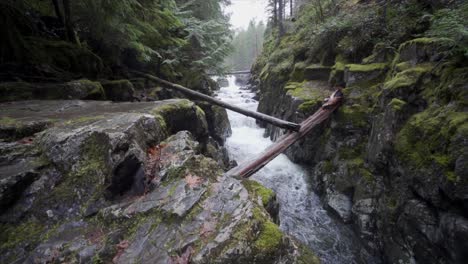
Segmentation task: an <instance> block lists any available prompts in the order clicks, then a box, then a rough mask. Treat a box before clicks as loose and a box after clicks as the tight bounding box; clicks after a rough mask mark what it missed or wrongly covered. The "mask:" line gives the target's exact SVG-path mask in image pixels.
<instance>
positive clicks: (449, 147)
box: [396, 108, 468, 181]
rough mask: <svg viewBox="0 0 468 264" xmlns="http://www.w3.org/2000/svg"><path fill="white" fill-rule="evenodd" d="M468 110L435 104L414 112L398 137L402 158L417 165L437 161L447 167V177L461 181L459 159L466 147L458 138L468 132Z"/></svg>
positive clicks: (443, 167) (430, 163) (398, 148)
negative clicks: (467, 111) (444, 107)
mask: <svg viewBox="0 0 468 264" xmlns="http://www.w3.org/2000/svg"><path fill="white" fill-rule="evenodd" d="M466 133H468V114H467V113H466V112H458V111H456V110H453V109H450V108H446V109H443V108H431V109H428V110H426V111H424V112H421V113H419V114H416V115H414V116H413V117H411V119H410V120H409V121H408V123H407V124H406V125H405V126H404V127H403V129H402V130H401V131H400V133H399V134H398V137H397V140H396V150H397V153H398V154H399V157H400V159H401V160H402V161H404V162H405V163H407V164H409V165H410V166H412V167H413V168H416V169H418V168H424V167H430V166H432V165H436V166H438V167H439V168H441V169H443V171H444V173H445V176H446V177H447V180H450V181H459V180H466V179H463V175H456V174H454V173H453V172H454V171H455V161H456V159H457V158H458V157H459V156H460V155H462V153H463V151H466V146H463V145H462V146H458V145H454V144H456V141H455V139H456V138H457V137H463V136H465V137H466V136H467V134H466Z"/></svg>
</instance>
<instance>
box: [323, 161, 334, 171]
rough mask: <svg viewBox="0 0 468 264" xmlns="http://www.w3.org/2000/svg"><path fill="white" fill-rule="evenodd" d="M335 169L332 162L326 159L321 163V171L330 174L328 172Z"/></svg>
mask: <svg viewBox="0 0 468 264" xmlns="http://www.w3.org/2000/svg"><path fill="white" fill-rule="evenodd" d="M335 169H336V168H335V166H334V165H333V162H331V161H329V160H327V161H325V162H324V164H323V169H322V171H323V172H324V173H327V174H330V173H332V172H334V171H335Z"/></svg>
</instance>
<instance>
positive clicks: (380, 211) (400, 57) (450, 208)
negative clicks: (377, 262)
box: [250, 1, 468, 263]
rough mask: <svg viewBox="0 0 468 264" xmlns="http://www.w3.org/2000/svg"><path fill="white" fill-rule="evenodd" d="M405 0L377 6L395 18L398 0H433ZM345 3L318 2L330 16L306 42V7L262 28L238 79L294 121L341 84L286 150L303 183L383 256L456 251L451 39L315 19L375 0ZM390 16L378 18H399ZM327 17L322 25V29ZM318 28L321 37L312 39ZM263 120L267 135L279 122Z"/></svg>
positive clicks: (366, 8)
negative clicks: (332, 105) (321, 114)
mask: <svg viewBox="0 0 468 264" xmlns="http://www.w3.org/2000/svg"><path fill="white" fill-rule="evenodd" d="M395 2H397V1H395ZM410 2H411V1H408V3H400V4H398V3H395V4H394V5H393V6H392V5H390V6H387V8H399V7H398V5H400V9H399V10H400V13H399V16H398V17H395V18H393V19H397V20H399V21H400V20H404V19H406V14H405V13H404V12H405V11H404V9H402V7H401V6H405V4H406V6H407V7H408V5H410V4H414V5H419V7H418V8H421V9H422V10H426V12H434V11H428V9H427V8H429V9H430V8H432V10H434V9H437V8H440V6H439V7H436V6H437V5H436V4H432V3H427V2H426V1H420V2H419V3H418V4H416V3H413V2H411V3H410ZM345 6H346V4H344V6H341V7H340V8H341V10H345V8H348V9H346V10H348V11H349V10H350V9H349V6H352V8H351V10H352V11H350V12H351V13H347V14H344V13H340V8H338V11H337V10H336V9H335V10H334V11H330V12H335V13H333V15H332V16H334V17H332V18H330V20H329V21H326V22H324V24H323V27H325V28H326V27H329V28H328V29H324V30H325V31H322V32H321V33H316V32H314V33H311V34H315V35H312V37H310V40H311V42H310V43H309V44H308V45H309V46H307V45H305V43H306V41H305V40H304V35H303V34H304V32H303V30H302V28H304V27H305V26H304V23H305V22H306V21H310V20H307V16H308V15H309V17H310V14H308V13H307V12H304V13H302V16H299V18H298V19H297V21H296V22H295V23H296V30H292V31H290V32H287V33H286V35H285V36H284V37H283V38H282V39H281V42H280V43H279V44H278V45H275V43H277V42H276V40H275V37H276V35H275V32H273V33H272V35H271V36H270V37H271V38H270V42H269V43H270V44H268V43H267V44H266V45H267V46H266V47H267V49H268V48H270V50H267V51H266V54H268V55H264V56H262V57H261V58H260V59H258V60H257V63H256V64H255V65H254V67H253V69H254V75H253V77H252V78H251V81H250V82H251V84H252V85H256V86H257V88H258V89H259V96H260V105H259V111H261V112H263V113H266V114H270V115H274V116H276V117H279V118H282V119H285V120H289V121H293V122H298V123H299V122H301V121H302V120H304V119H305V118H306V117H307V116H309V115H311V114H312V113H314V112H315V111H316V110H317V109H318V108H320V107H321V105H322V103H323V99H324V98H325V97H326V96H328V95H329V94H330V93H331V92H332V91H333V90H334V89H336V87H344V89H343V92H344V94H345V103H344V104H343V106H342V107H341V108H340V109H339V110H338V111H337V112H336V113H335V115H334V116H333V118H332V119H331V120H330V121H329V122H327V123H325V124H323V125H321V127H320V128H319V129H318V130H316V131H314V132H313V133H311V134H309V135H308V136H307V137H306V138H305V139H304V140H302V141H301V142H298V143H296V144H295V145H293V147H291V148H290V149H289V150H288V151H287V153H286V154H287V155H288V157H289V158H291V159H292V160H293V161H295V162H298V163H300V164H302V165H304V166H307V167H308V168H309V179H310V183H311V185H312V186H313V189H314V190H315V191H316V192H317V193H319V194H320V196H321V198H322V201H323V202H324V204H325V205H326V206H327V207H328V208H329V210H330V212H332V213H334V214H335V215H336V216H337V217H338V218H339V219H341V221H342V222H344V223H347V224H349V225H351V226H352V227H353V228H354V229H355V231H356V232H357V233H358V234H359V236H360V237H361V238H362V239H363V241H365V242H364V244H365V245H366V247H367V248H368V249H369V250H371V251H372V252H374V254H375V255H379V256H380V258H381V259H382V260H383V261H384V263H464V262H465V261H466V258H467V255H466V252H467V251H466V249H467V248H468V244H467V243H466V237H468V218H467V216H468V215H467V212H468V204H467V201H468V200H467V193H468V192H467V191H468V189H467V188H468V178H467V176H468V174H467V172H468V167H467V164H468V163H467V157H468V144H467V138H468V114H467V108H466V106H467V101H468V97H467V96H468V86H467V85H468V76H467V74H466V73H467V72H468V68H467V66H468V65H467V64H466V61H467V60H466V57H464V56H463V55H460V54H457V53H454V52H453V49H454V45H455V44H454V42H452V41H451V40H450V39H447V38H436V37H408V36H407V37H406V40H402V41H401V42H400V43H398V45H397V46H396V48H395V47H392V46H391V45H387V44H384V43H376V44H373V43H372V41H367V40H362V39H359V40H358V38H359V37H360V34H375V35H378V34H388V33H382V32H380V31H379V30H380V29H374V28H370V26H369V27H366V29H364V30H367V31H366V32H364V31H360V30H362V29H361V28H360V26H359V24H354V25H349V26H347V27H346V26H344V28H343V29H342V28H340V26H341V25H340V24H337V25H335V24H327V22H329V23H332V22H333V19H343V20H345V21H346V19H351V20H352V19H354V18H356V17H359V19H362V20H366V21H367V23H370V22H369V21H372V19H373V17H372V12H374V11H376V10H379V6H378V5H377V4H376V3H372V1H370V2H369V3H367V2H365V1H361V3H357V4H349V6H348V7H345ZM309 8H313V6H312V5H311V6H309ZM413 11H414V10H413ZM413 11H412V12H413ZM343 12H344V11H343ZM352 12H360V13H352ZM377 12H378V11H377ZM309 13H310V12H309ZM391 19H392V18H391V17H388V18H387V20H386V21H387V22H386V23H388V24H387V27H390V26H389V24H390V25H391V24H392V23H399V21H398V22H397V21H392V20H391ZM404 21H405V23H410V21H409V20H404ZM342 23H343V24H344V25H345V23H346V22H342ZM356 23H358V22H356ZM417 23H420V21H419V22H416V24H415V25H414V24H409V25H408V27H410V26H413V27H415V28H412V29H411V30H416V31H418V32H419V33H420V34H424V33H423V32H424V30H427V27H426V28H425V27H422V28H417V27H418V26H421V25H420V24H417ZM333 27H335V28H334V29H335V30H336V31H335V33H333V34H334V35H326V34H332V33H331V32H330V30H331V29H330V28H333ZM326 30H329V31H326ZM340 30H343V31H340ZM340 32H342V33H340ZM350 32H353V34H352V35H349V33H350ZM320 34H322V35H320ZM340 34H341V35H340ZM390 34H391V33H390ZM413 34H414V32H413ZM330 39H333V42H332V43H330V42H329V43H327V44H325V42H321V41H326V40H328V41H330ZM403 39H404V38H403ZM359 41H361V42H359ZM334 43H336V44H334ZM369 46H370V47H369ZM291 47H292V48H291ZM263 125H264V126H265V127H266V136H269V137H270V138H272V139H277V138H278V137H279V136H281V135H282V134H283V133H284V131H281V130H280V129H278V128H275V127H273V126H270V125H265V124H263Z"/></svg>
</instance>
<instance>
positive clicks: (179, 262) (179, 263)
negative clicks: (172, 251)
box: [170, 246, 195, 264]
mask: <svg viewBox="0 0 468 264" xmlns="http://www.w3.org/2000/svg"><path fill="white" fill-rule="evenodd" d="M194 252H195V250H193V248H192V247H191V246H188V247H187V249H186V250H185V252H184V253H182V255H180V256H173V257H171V262H170V264H189V263H190V259H191V258H192V254H193V253H194Z"/></svg>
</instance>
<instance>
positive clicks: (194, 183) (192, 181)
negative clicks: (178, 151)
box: [185, 173, 203, 189]
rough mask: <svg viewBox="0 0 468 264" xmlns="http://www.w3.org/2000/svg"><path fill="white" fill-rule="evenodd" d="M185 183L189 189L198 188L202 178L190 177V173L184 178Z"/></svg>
mask: <svg viewBox="0 0 468 264" xmlns="http://www.w3.org/2000/svg"><path fill="white" fill-rule="evenodd" d="M185 182H186V183H187V185H188V186H189V187H190V188H192V189H193V188H196V187H198V186H200V185H201V184H202V183H203V178H201V177H198V176H196V175H192V174H191V173H188V174H187V175H186V176H185Z"/></svg>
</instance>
